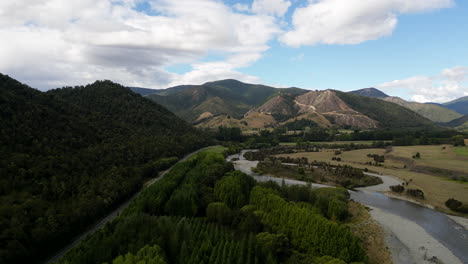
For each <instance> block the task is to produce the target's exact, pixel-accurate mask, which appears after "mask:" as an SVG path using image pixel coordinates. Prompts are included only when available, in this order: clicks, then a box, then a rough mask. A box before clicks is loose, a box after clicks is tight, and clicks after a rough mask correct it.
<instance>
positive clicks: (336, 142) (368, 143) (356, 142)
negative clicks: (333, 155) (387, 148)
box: [280, 140, 391, 146]
mask: <svg viewBox="0 0 468 264" xmlns="http://www.w3.org/2000/svg"><path fill="white" fill-rule="evenodd" d="M376 141H379V140H376ZM373 142H375V141H364V140H363V141H331V142H318V141H317V142H309V143H311V144H327V145H343V144H351V143H352V144H355V145H369V146H370V145H372V143H373ZM385 142H391V141H385ZM280 145H285V146H294V145H296V142H281V143H280Z"/></svg>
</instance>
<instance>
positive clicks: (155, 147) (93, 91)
mask: <svg viewBox="0 0 468 264" xmlns="http://www.w3.org/2000/svg"><path fill="white" fill-rule="evenodd" d="M207 144H208V139H207V138H206V137H205V136H204V135H203V134H201V133H200V132H199V131H197V130H195V129H194V128H192V127H191V126H190V125H189V124H187V123H186V122H185V121H183V120H181V119H180V118H178V117H176V116H175V115H173V114H172V113H171V112H169V111H168V110H167V109H165V108H164V107H162V106H160V105H158V104H156V103H154V102H152V101H150V100H147V99H145V98H143V97H141V96H140V95H138V94H135V93H133V92H131V91H130V90H129V89H127V88H125V87H123V86H121V85H118V84H115V83H112V82H110V81H98V82H95V83H94V84H91V85H87V86H85V87H75V88H64V89H57V90H52V91H49V92H40V91H37V90H35V89H32V88H30V87H28V86H26V85H24V84H21V83H20V82H18V81H16V80H14V79H12V78H10V77H8V76H6V75H2V74H0V175H1V178H0V233H1V234H0V236H1V238H0V263H26V262H30V263H31V262H32V263H35V262H38V261H39V260H40V259H43V258H45V257H46V256H47V255H49V254H50V253H52V252H54V251H56V250H57V249H58V248H60V247H61V246H63V245H65V244H66V243H67V242H68V241H70V239H71V238H72V237H73V236H75V235H77V234H79V233H80V232H82V231H83V230H84V229H85V228H86V227H87V226H89V225H90V224H91V223H93V222H94V221H96V220H97V219H98V218H99V217H101V216H103V215H105V214H106V213H107V212H109V211H110V210H111V209H112V208H114V207H116V206H117V205H118V204H119V203H121V202H122V201H123V200H125V199H126V198H128V197H129V196H131V195H132V194H133V193H134V192H136V191H137V190H138V189H139V188H140V187H141V185H142V183H143V182H144V181H146V180H147V179H148V178H150V177H155V176H156V175H157V172H158V170H163V169H165V168H167V167H168V166H169V165H171V164H172V163H174V162H175V161H176V160H177V158H176V157H181V156H183V155H184V154H186V153H188V152H191V151H193V150H195V149H197V148H199V147H202V146H205V145H207Z"/></svg>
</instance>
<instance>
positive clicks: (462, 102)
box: [442, 96, 468, 115]
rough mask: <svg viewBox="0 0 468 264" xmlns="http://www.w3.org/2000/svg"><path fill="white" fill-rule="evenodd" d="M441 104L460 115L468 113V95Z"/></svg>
mask: <svg viewBox="0 0 468 264" xmlns="http://www.w3.org/2000/svg"><path fill="white" fill-rule="evenodd" d="M442 105H443V106H444V107H446V108H448V109H452V110H453V111H456V112H458V113H460V114H462V115H468V96H465V97H461V98H458V99H456V100H453V101H450V102H448V103H444V104H442Z"/></svg>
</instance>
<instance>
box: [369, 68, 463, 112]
mask: <svg viewBox="0 0 468 264" xmlns="http://www.w3.org/2000/svg"><path fill="white" fill-rule="evenodd" d="M467 78H468V67H461V66H457V67H453V68H450V69H444V70H442V72H441V73H440V74H439V75H437V76H413V77H410V78H406V79H403V80H394V81H391V82H386V83H382V84H380V85H377V86H376V87H377V88H379V89H382V90H386V91H391V90H392V89H407V91H408V92H409V94H410V96H411V100H413V101H416V102H421V103H424V102H437V103H444V102H448V101H451V100H454V99H457V98H459V97H462V96H466V95H468V84H467V83H466V80H467Z"/></svg>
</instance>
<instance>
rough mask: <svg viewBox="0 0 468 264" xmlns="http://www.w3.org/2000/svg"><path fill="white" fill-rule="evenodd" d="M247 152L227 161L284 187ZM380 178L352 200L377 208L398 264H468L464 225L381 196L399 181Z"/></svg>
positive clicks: (314, 185)
mask: <svg viewBox="0 0 468 264" xmlns="http://www.w3.org/2000/svg"><path fill="white" fill-rule="evenodd" d="M247 151H251V150H243V151H242V152H241V153H240V154H236V155H231V156H229V157H228V158H227V160H228V161H231V160H232V159H234V158H235V161H234V162H233V163H234V167H235V168H236V169H237V170H240V171H242V172H244V173H246V174H249V175H251V176H252V177H254V178H255V179H256V180H258V181H269V180H272V181H275V182H277V183H279V184H281V182H282V181H283V179H280V178H276V177H270V176H265V175H258V174H256V173H254V172H252V170H251V168H252V167H256V166H257V164H258V162H257V161H248V160H246V159H245V158H244V153H245V152H247ZM237 159H238V160H237ZM376 176H378V177H381V178H382V179H383V180H384V183H383V184H381V185H378V186H371V187H367V188H360V189H359V190H358V191H350V194H351V199H353V200H355V201H357V202H360V203H362V204H364V205H367V206H369V207H370V208H373V209H375V212H372V211H371V214H372V216H373V217H374V218H375V219H376V220H377V221H378V222H379V223H380V224H381V225H382V226H383V227H384V229H385V230H386V231H387V233H389V235H388V236H387V238H386V242H387V245H388V246H389V248H390V250H391V252H392V257H393V261H394V262H395V263H397V264H400V263H401V264H410V263H434V262H431V261H429V260H428V259H429V258H431V257H432V256H436V257H437V259H438V260H441V261H442V262H439V263H445V264H456V263H463V264H468V231H467V230H466V229H465V228H464V227H463V226H461V225H460V224H458V223H456V222H455V221H453V220H452V219H451V218H449V217H448V216H447V215H446V214H444V213H441V212H438V211H436V210H433V209H430V208H427V207H424V206H421V205H418V204H415V203H412V202H409V201H404V200H400V199H396V198H391V197H388V196H385V195H384V194H382V193H379V192H378V191H383V190H388V186H389V185H394V184H395V183H396V184H398V180H396V179H394V178H392V177H389V176H381V175H376ZM284 181H285V183H286V184H288V185H291V184H301V185H304V184H306V183H305V182H302V181H297V180H289V179H284ZM321 187H330V186H327V185H323V184H312V188H321Z"/></svg>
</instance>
